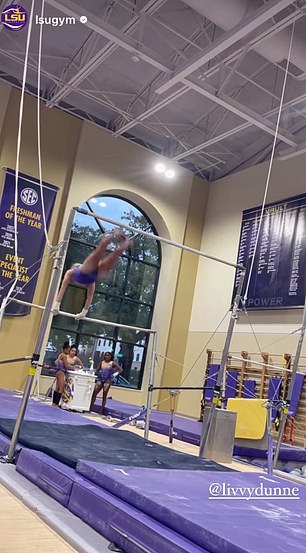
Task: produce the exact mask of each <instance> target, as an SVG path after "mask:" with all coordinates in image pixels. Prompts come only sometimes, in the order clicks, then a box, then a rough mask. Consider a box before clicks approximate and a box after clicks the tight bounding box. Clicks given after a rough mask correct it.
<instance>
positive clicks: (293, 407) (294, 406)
mask: <svg viewBox="0 0 306 553" xmlns="http://www.w3.org/2000/svg"><path fill="white" fill-rule="evenodd" d="M304 377H305V375H304V374H302V373H296V375H295V381H294V384H293V389H292V395H291V401H290V415H291V417H295V416H296V413H297V410H298V407H299V402H300V397H301V393H302V389H303V384H304Z"/></svg>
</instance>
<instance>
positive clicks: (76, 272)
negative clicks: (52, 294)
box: [52, 230, 132, 320]
mask: <svg viewBox="0 0 306 553" xmlns="http://www.w3.org/2000/svg"><path fill="white" fill-rule="evenodd" d="M111 242H115V243H117V246H116V249H115V250H114V251H112V252H109V253H107V252H106V248H107V246H108V245H109V244H110V243H111ZM131 245H132V242H131V240H130V239H129V238H127V237H126V235H125V234H124V233H123V232H122V231H121V230H115V231H113V232H111V233H110V234H108V235H107V236H104V237H103V238H102V240H101V241H100V243H99V245H98V246H97V247H96V249H95V250H94V251H93V252H92V253H91V254H89V256H88V257H86V259H85V260H84V261H83V263H75V264H74V265H73V266H72V268H71V269H69V270H68V271H67V272H66V274H65V276H64V278H63V281H62V285H61V287H60V290H59V293H58V295H57V298H56V302H55V304H54V308H53V309H52V312H53V315H57V314H58V313H59V310H60V304H61V301H62V299H63V297H64V294H65V292H66V289H67V287H68V286H69V284H79V285H81V286H84V287H85V288H87V294H86V301H85V304H84V307H83V309H82V311H81V313H78V314H77V315H76V316H75V318H76V319H77V320H79V319H84V318H85V317H86V315H87V313H88V310H89V308H90V305H91V302H92V300H93V296H94V293H95V288H96V282H97V281H99V280H100V279H102V278H103V276H104V275H105V274H106V273H108V272H109V271H111V270H112V269H113V267H114V265H115V263H116V260H117V257H119V256H120V255H121V254H122V253H123V252H124V251H125V250H126V249H128V248H130V247H131Z"/></svg>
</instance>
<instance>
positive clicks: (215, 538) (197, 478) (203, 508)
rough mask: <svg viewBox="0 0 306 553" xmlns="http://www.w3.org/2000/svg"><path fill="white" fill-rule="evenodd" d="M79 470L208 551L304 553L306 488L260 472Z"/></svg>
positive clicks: (86, 465)
mask: <svg viewBox="0 0 306 553" xmlns="http://www.w3.org/2000/svg"><path fill="white" fill-rule="evenodd" d="M77 471H78V472H79V473H80V474H81V475H82V476H84V477H86V478H87V479H89V480H91V481H92V482H94V483H95V484H97V485H98V486H100V487H102V488H103V489H105V490H107V491H108V492H110V493H112V494H114V495H115V496H117V497H118V498H120V499H122V500H124V501H126V502H127V503H128V504H129V505H133V506H134V507H136V508H137V509H140V510H141V511H143V512H144V513H146V514H147V515H149V516H152V517H154V518H155V519H156V520H158V521H160V522H162V523H163V524H166V525H167V526H168V527H169V528H171V529H172V530H174V531H176V532H180V533H181V534H182V535H183V536H185V537H186V538H187V539H190V540H192V541H193V542H194V543H196V544H197V545H198V546H200V547H203V548H205V549H207V550H208V551H209V552H210V553H272V552H273V553H274V552H275V553H289V552H290V553H291V552H292V553H293V552H294V553H305V550H306V488H305V487H303V486H301V487H298V486H297V485H295V484H293V483H289V482H284V480H281V479H279V478H276V477H273V478H272V477H270V478H267V477H265V476H263V475H260V474H256V473H228V474H225V473H223V474H221V473H213V472H212V473H209V472H205V473H199V472H194V471H186V472H184V473H183V472H181V471H169V470H160V471H153V472H152V471H149V470H148V469H138V468H134V467H133V468H130V467H115V466H113V467H110V466H109V465H108V466H107V465H101V464H99V463H91V462H86V461H80V462H79V464H78V467H77ZM248 490H249V491H248ZM256 490H257V491H256ZM288 490H289V491H288ZM293 490H294V491H293ZM271 494H275V497H271ZM290 494H291V495H290ZM265 495H266V496H265ZM247 497H248V499H246V498H247Z"/></svg>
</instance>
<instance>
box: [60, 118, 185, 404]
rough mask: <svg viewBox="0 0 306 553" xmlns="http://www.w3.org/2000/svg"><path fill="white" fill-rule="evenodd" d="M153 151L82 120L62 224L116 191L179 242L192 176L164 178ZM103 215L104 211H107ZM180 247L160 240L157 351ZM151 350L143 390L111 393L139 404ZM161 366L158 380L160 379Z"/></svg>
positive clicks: (167, 318)
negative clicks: (101, 195)
mask: <svg viewBox="0 0 306 553" xmlns="http://www.w3.org/2000/svg"><path fill="white" fill-rule="evenodd" d="M158 160H159V158H158V156H157V155H155V154H153V153H152V152H149V151H148V150H146V149H142V148H140V147H139V146H136V145H134V144H132V143H131V142H128V141H126V140H124V139H122V138H114V137H112V136H111V135H110V134H109V133H108V132H106V131H104V130H102V129H100V128H97V127H95V126H93V125H90V124H86V123H85V124H84V126H83V130H82V135H81V138H80V143H79V148H78V153H77V157H76V162H75V167H74V172H73V176H72V183H71V188H70V194H69V197H68V200H67V210H66V213H65V220H64V225H63V228H64V226H65V222H66V220H67V216H68V213H69V209H70V208H71V207H73V206H80V205H81V204H82V203H83V202H84V201H85V200H86V199H88V198H90V197H91V196H94V195H96V194H98V193H107V194H116V195H119V196H121V197H123V198H125V199H127V200H132V201H133V202H134V203H135V204H136V205H138V206H139V207H140V208H142V209H143V210H144V212H145V213H146V214H147V215H148V216H149V217H150V219H151V220H152V222H153V224H154V225H155V227H156V229H157V232H158V234H159V235H160V236H163V237H165V238H169V239H170V240H172V241H175V242H183V239H184V233H185V225H186V217H187V211H188V205H189V199H190V194H191V187H192V181H193V175H192V174H191V173H190V172H189V171H186V170H184V169H183V168H179V167H177V168H176V171H177V175H176V178H175V179H173V181H164V180H163V179H161V178H160V176H159V175H157V174H156V173H155V172H154V164H155V163H156V161H158ZM106 216H107V214H106ZM180 257H181V250H179V249H177V248H174V247H171V246H168V245H164V244H163V245H162V268H161V275H160V281H159V287H158V293H157V297H156V307H155V315H154V318H153V322H152V328H154V329H156V330H157V332H158V343H157V350H158V352H160V353H164V351H165V348H166V341H167V336H168V331H169V324H170V317H171V310H172V304H173V299H174V293H175V286H176V279H177V275H178V269H179V262H180ZM149 358H150V352H149V355H148V357H147V363H146V370H145V376H144V381H143V389H142V390H141V391H136V390H132V391H127V390H124V389H115V388H113V389H112V396H113V397H115V398H117V399H120V400H123V401H128V402H132V403H135V404H139V405H142V404H143V403H144V401H145V397H146V392H145V388H146V386H147V384H148V368H149V362H150V359H149ZM160 378H161V372H160V371H159V374H158V377H157V380H158V381H160Z"/></svg>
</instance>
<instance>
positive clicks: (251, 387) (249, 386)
mask: <svg viewBox="0 0 306 553" xmlns="http://www.w3.org/2000/svg"><path fill="white" fill-rule="evenodd" d="M255 389H256V380H250V379H247V380H245V381H244V383H243V391H242V397H244V398H246V399H254V398H255V397H256V396H255Z"/></svg>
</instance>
